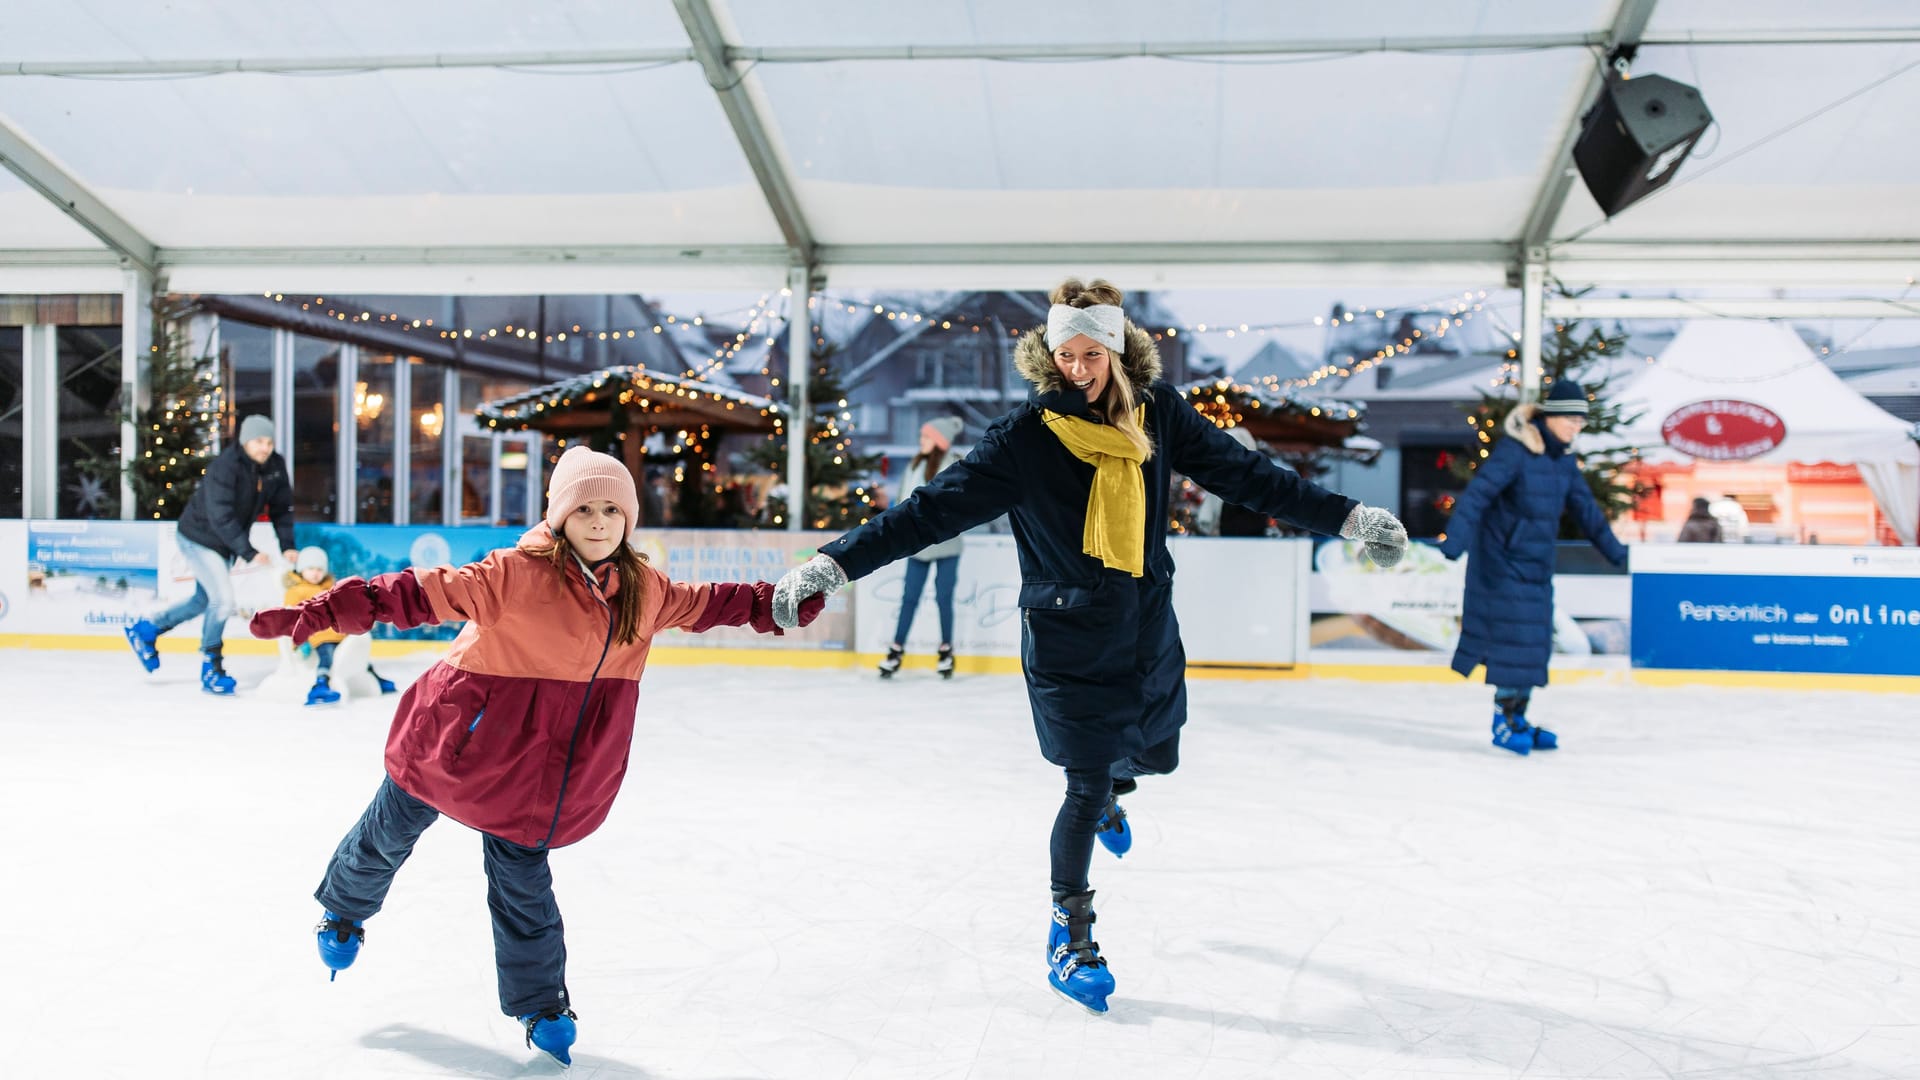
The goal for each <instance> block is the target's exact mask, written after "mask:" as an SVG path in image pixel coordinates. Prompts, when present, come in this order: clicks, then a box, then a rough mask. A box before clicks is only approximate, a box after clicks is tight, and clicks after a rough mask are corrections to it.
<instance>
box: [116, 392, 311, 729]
mask: <svg viewBox="0 0 1920 1080" xmlns="http://www.w3.org/2000/svg"><path fill="white" fill-rule="evenodd" d="M262 512H265V513H266V515H267V518H268V520H270V521H272V522H273V532H274V535H275V537H276V538H277V539H278V540H279V541H280V548H281V553H282V556H283V557H284V558H285V559H286V561H287V562H288V563H292V562H293V561H294V559H295V558H296V557H297V555H296V553H295V551H294V549H293V487H292V485H291V484H290V483H289V482H288V479H287V462H286V459H285V458H282V457H281V456H280V455H279V454H277V453H275V452H274V449H273V421H272V420H269V419H267V418H266V417H264V416H259V415H254V416H249V417H247V418H246V419H245V420H242V421H240V431H239V433H238V436H237V437H236V438H235V439H234V440H233V441H232V442H230V443H228V444H227V448H226V449H225V450H222V451H221V452H220V454H219V456H217V457H215V458H214V459H213V460H212V461H211V462H209V463H208V464H207V471H206V475H204V476H202V477H201V478H200V483H199V484H198V485H197V486H195V487H194V489H193V497H192V498H191V499H189V500H187V509H186V510H185V512H183V513H182V514H181V515H180V526H179V532H178V534H177V535H176V537H175V542H176V543H177V544H178V545H179V547H180V554H181V556H182V557H184V558H185V559H186V560H187V565H188V566H189V567H192V569H193V580H194V587H193V595H192V596H190V597H188V598H187V599H185V600H182V601H181V602H180V603H178V604H175V605H174V606H172V607H170V608H168V609H167V610H165V611H163V612H161V613H159V614H158V615H155V616H153V617H152V618H151V619H146V618H142V619H140V620H138V621H136V622H135V623H134V624H133V625H132V626H129V627H127V628H126V634H127V644H128V645H131V646H132V647H133V654H134V655H135V656H137V657H139V658H140V663H141V664H143V665H145V667H146V669H147V670H148V671H150V672H151V671H157V670H159V667H160V652H159V648H158V646H157V645H156V644H155V642H156V641H157V640H158V639H159V637H160V635H161V634H164V633H166V632H167V631H169V630H171V629H173V628H174V627H176V626H179V625H180V624H181V623H183V622H186V621H187V620H189V619H191V618H193V617H194V616H195V615H202V616H203V618H202V619H201V621H200V652H201V653H202V655H203V659H202V660H201V663H200V688H201V689H202V690H205V691H206V692H207V693H209V694H220V695H223V696H224V695H229V694H232V693H233V691H234V685H235V684H234V681H233V676H231V675H229V674H227V668H226V664H225V662H224V660H223V658H222V656H221V652H222V648H223V642H224V641H225V638H226V628H227V619H228V618H229V617H230V616H232V615H233V579H232V578H231V577H230V576H228V571H229V569H230V568H231V567H232V566H233V564H234V563H236V562H252V563H253V564H255V565H256V566H266V565H267V564H268V563H270V562H272V561H273V556H272V555H271V554H270V553H268V552H265V551H255V550H254V547H253V542H252V541H251V540H249V539H248V538H247V536H248V533H249V532H250V531H251V530H252V528H253V523H254V521H255V520H257V519H258V518H259V517H260V515H261V513H262Z"/></svg>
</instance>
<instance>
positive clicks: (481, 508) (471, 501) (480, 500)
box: [460, 435, 495, 525]
mask: <svg viewBox="0 0 1920 1080" xmlns="http://www.w3.org/2000/svg"><path fill="white" fill-rule="evenodd" d="M492 498H493V437H492V436H490V435H463V436H461V438H460V517H461V518H462V519H463V520H467V521H475V522H483V523H485V524H488V525H491V524H493V520H494V517H493V515H494V509H495V508H493V507H491V506H489V505H488V503H489V501H490V500H491V499H492Z"/></svg>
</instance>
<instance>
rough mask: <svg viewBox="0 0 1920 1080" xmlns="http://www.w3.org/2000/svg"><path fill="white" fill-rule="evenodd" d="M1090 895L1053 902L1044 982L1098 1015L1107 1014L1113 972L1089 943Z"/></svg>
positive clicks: (1091, 909)
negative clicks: (1045, 980) (1045, 979)
mask: <svg viewBox="0 0 1920 1080" xmlns="http://www.w3.org/2000/svg"><path fill="white" fill-rule="evenodd" d="M1093 920H1094V914H1093V893H1091V892H1083V893H1075V894H1074V895H1072V896H1063V897H1061V898H1060V899H1058V900H1055V901H1054V902H1053V924H1052V925H1051V926H1050V927H1049V928H1048V933H1047V982H1048V983H1049V984H1050V985H1052V987H1053V989H1054V990H1055V992H1057V993H1058V994H1059V995H1060V996H1061V997H1064V998H1066V999H1067V1000H1068V1001H1071V1002H1073V1003H1074V1004H1075V1005H1078V1006H1080V1007H1081V1008H1083V1009H1085V1010H1087V1011H1088V1012H1090V1013H1093V1014H1095V1015H1098V1014H1100V1013H1104V1012H1106V1011H1107V995H1109V994H1111V993H1113V972H1111V971H1108V970H1107V962H1106V961H1105V960H1104V959H1102V958H1101V956H1100V943H1099V942H1097V941H1095V940H1093V937H1092V934H1093Z"/></svg>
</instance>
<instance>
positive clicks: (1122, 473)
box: [1040, 405, 1147, 577]
mask: <svg viewBox="0 0 1920 1080" xmlns="http://www.w3.org/2000/svg"><path fill="white" fill-rule="evenodd" d="M1133 415H1134V417H1135V419H1137V420H1138V421H1140V422H1141V423H1142V424H1143V425H1144V424H1145V422H1146V416H1147V407H1146V406H1145V405H1141V406H1139V407H1137V408H1136V409H1134V413H1133ZM1040 418H1041V419H1042V420H1044V421H1046V424H1047V427H1048V428H1049V429H1050V430H1052V432H1053V433H1054V435H1055V436H1057V437H1058V438H1059V439H1060V442H1061V444H1062V445H1064V446H1065V447H1066V448H1067V449H1068V450H1070V451H1072V452H1073V456H1074V457H1077V458H1079V459H1080V460H1081V461H1084V462H1086V463H1087V464H1089V465H1091V466H1093V488H1092V490H1090V491H1089V492H1088V493H1087V527H1086V530H1085V531H1084V532H1083V533H1081V535H1080V549H1081V550H1082V551H1084V552H1086V553H1087V554H1088V555H1091V556H1093V557H1094V558H1096V559H1099V560H1100V562H1101V563H1102V564H1103V565H1105V566H1108V567H1111V568H1112V569H1115V570H1125V571H1126V572H1127V573H1129V574H1132V575H1133V576H1134V577H1140V576H1141V575H1142V574H1143V573H1144V572H1145V571H1146V542H1147V541H1146V533H1147V481H1146V478H1145V477H1144V476H1143V475H1142V474H1141V469H1140V463H1141V462H1142V461H1145V460H1146V455H1144V454H1142V453H1141V452H1140V449H1139V447H1136V446H1134V445H1133V443H1132V442H1130V441H1129V440H1128V439H1127V437H1126V436H1125V435H1122V434H1120V433H1119V432H1118V431H1115V430H1114V429H1113V428H1112V427H1109V426H1108V425H1106V424H1096V423H1094V422H1093V421H1091V420H1082V419H1080V418H1079V417H1077V416H1065V415H1062V414H1060V413H1057V412H1054V411H1053V410H1052V409H1042V410H1040Z"/></svg>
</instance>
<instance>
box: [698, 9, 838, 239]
mask: <svg viewBox="0 0 1920 1080" xmlns="http://www.w3.org/2000/svg"><path fill="white" fill-rule="evenodd" d="M673 8H674V10H675V11H677V12H679V13H680V21H681V23H683V24H684V25H685V26H686V28H687V37H688V38H689V39H690V40H691V41H692V42H693V51H694V54H695V55H696V56H697V57H698V58H699V60H700V67H701V68H702V69H703V70H704V71H705V72H706V76H707V85H708V86H710V87H712V88H713V92H714V94H715V95H717V96H718V97H719V98H720V108H721V109H722V110H723V111H725V113H726V114H727V123H729V124H731V125H732V126H733V136H734V138H735V139H737V140H738V141H739V143H740V152H741V153H743V154H745V155H746V157H747V164H748V165H749V166H750V167H751V168H752V169H753V178H754V179H755V180H757V181H758V182H759V184H760V193H761V194H762V195H763V196H765V197H766V200H767V209H768V210H770V211H772V213H773V217H774V220H776V221H778V222H779V223H780V233H781V235H782V236H785V237H786V239H787V246H788V247H791V248H792V249H793V258H794V261H795V262H797V263H799V264H800V265H802V266H805V267H807V268H808V269H809V270H811V269H812V267H813V265H814V251H813V248H814V244H813V231H812V230H811V229H809V228H808V227H807V217H806V214H805V213H804V212H803V211H802V210H801V208H800V197H799V196H798V195H797V194H795V193H794V190H793V181H792V179H791V178H790V177H789V176H788V175H787V169H786V165H785V163H784V162H783V160H782V158H781V155H780V148H779V147H778V146H777V145H775V143H774V140H773V134H772V129H771V127H770V126H769V125H768V123H767V121H766V119H765V118H764V116H763V115H762V111H763V110H762V107H761V105H760V103H759V102H758V101H757V100H756V95H755V93H754V91H753V88H752V87H751V86H750V85H749V84H748V83H747V73H748V72H749V71H751V70H752V68H751V67H750V66H749V67H744V68H737V69H736V68H735V67H734V62H733V61H732V60H729V59H728V56H727V49H728V46H729V44H730V43H729V42H728V41H727V39H726V32H725V31H724V30H723V29H722V28H721V26H720V20H719V18H718V16H716V15H715V14H714V11H713V5H712V3H711V2H710V0H673Z"/></svg>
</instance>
